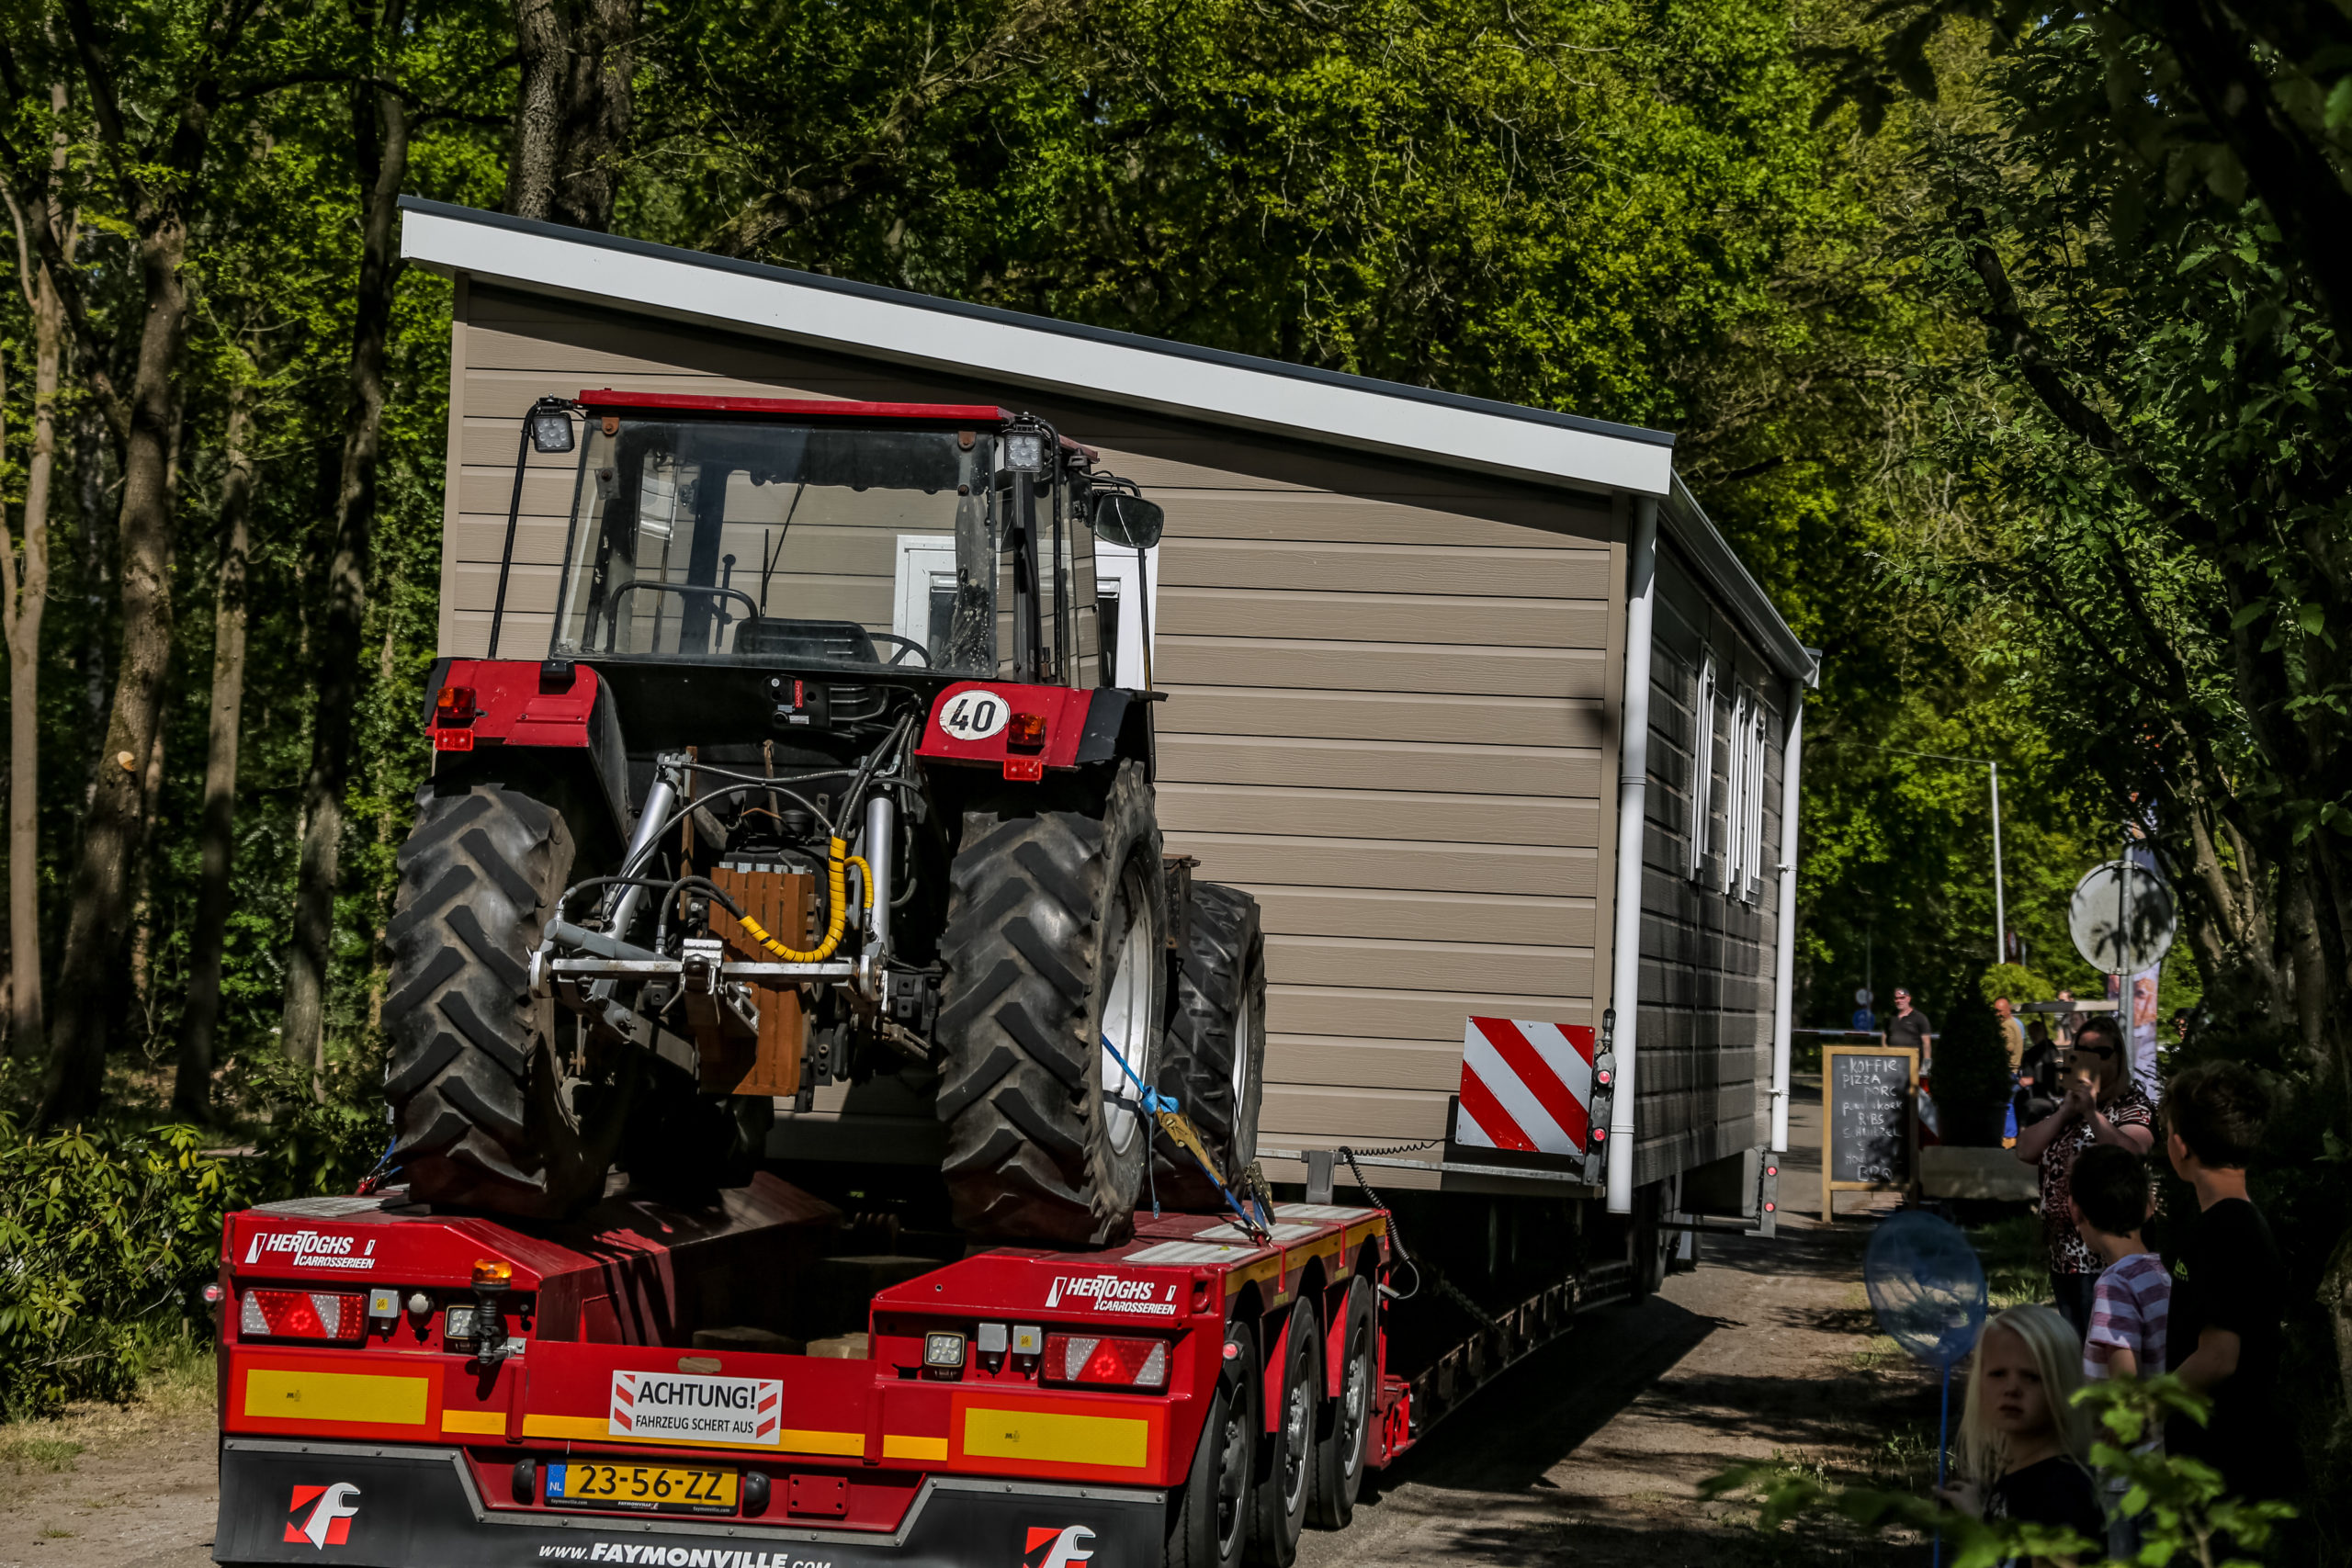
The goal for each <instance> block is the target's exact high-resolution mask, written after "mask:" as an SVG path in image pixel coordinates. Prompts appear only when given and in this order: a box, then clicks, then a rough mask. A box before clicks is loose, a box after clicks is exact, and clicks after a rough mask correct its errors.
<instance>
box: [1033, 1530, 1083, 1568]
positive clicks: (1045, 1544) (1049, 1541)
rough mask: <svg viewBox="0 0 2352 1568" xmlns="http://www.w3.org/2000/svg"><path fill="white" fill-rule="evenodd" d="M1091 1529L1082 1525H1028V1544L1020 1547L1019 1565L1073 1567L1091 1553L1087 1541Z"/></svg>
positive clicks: (1048, 1567) (1053, 1567)
mask: <svg viewBox="0 0 2352 1568" xmlns="http://www.w3.org/2000/svg"><path fill="white" fill-rule="evenodd" d="M1093 1539H1094V1532H1093V1531H1092V1530H1091V1529H1087V1528H1086V1527H1085V1526H1084V1525H1065V1526H1063V1527H1062V1528H1061V1529H1055V1528H1054V1527H1053V1526H1051V1525H1032V1526H1030V1527H1029V1544H1028V1545H1027V1546H1025V1547H1024V1548H1023V1549H1022V1552H1021V1568H1073V1565H1074V1564H1077V1563H1080V1562H1085V1561H1087V1559H1089V1558H1091V1557H1092V1556H1093V1555H1094V1552H1093V1551H1092V1550H1091V1548H1089V1547H1088V1546H1087V1545H1086V1542H1088V1541H1090V1540H1093Z"/></svg>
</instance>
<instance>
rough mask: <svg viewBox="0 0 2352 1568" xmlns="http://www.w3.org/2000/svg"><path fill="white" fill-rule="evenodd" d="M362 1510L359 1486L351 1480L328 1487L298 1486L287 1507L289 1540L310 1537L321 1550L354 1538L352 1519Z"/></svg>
mask: <svg viewBox="0 0 2352 1568" xmlns="http://www.w3.org/2000/svg"><path fill="white" fill-rule="evenodd" d="M358 1512H359V1488H358V1487H356V1486H354V1485H353V1484H352V1483H350V1482H348V1481H338V1482H335V1483H333V1484H332V1485H327V1486H297V1487H296V1488H294V1501H293V1503H292V1504H291V1505H289V1506H288V1508H287V1510H286V1516H287V1517H286V1539H287V1540H290V1541H301V1540H307V1541H309V1542H310V1543H311V1545H312V1546H315V1547H317V1548H319V1549H320V1550H321V1551H324V1550H326V1549H327V1548H328V1547H330V1546H343V1545H346V1544H348V1543H349V1541H350V1540H351V1521H352V1519H353V1518H354V1517H356V1516H357V1515H358Z"/></svg>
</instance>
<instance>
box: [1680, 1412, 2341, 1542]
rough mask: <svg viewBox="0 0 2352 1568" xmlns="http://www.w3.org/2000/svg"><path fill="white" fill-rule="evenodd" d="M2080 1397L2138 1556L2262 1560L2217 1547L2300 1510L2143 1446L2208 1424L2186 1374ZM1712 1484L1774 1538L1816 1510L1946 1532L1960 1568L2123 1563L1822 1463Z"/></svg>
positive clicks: (2257, 1536) (2101, 1467)
mask: <svg viewBox="0 0 2352 1568" xmlns="http://www.w3.org/2000/svg"><path fill="white" fill-rule="evenodd" d="M2075 1402H2076V1403H2077V1404H2084V1405H2087V1406H2089V1407H2091V1408H2092V1409H2094V1410H2095V1411H2097V1412H2098V1423H2099V1428H2100V1432H2101V1434H2102V1436H2101V1438H2100V1440H2098V1441H2096V1442H2094V1443H2093V1444H2092V1447H2091V1454H2090V1459H2091V1464H2092V1466H2093V1467H2094V1469H2095V1470H2097V1471H2098V1472H2102V1473H2103V1474H2105V1475H2112V1476H2114V1477H2117V1478H2119V1479H2120V1480H2123V1481H2125V1482H2127V1483H2128V1486H2127V1488H2126V1490H2125V1493H2124V1495H2123V1499H2122V1503H2121V1508H2122V1511H2123V1513H2124V1514H2125V1515H2127V1516H2129V1517H2132V1518H2134V1519H2137V1520H2138V1521H2139V1523H2140V1528H2141V1532H2142V1541H2143V1544H2142V1549H2141V1551H2140V1553H2139V1554H2138V1555H2137V1556H2136V1557H2134V1558H2132V1559H2131V1560H2130V1561H2131V1562H2135V1563H2138V1564H2141V1565H2143V1568H2164V1565H2165V1564H2166V1563H2173V1562H2190V1563H2195V1564H2199V1568H2240V1565H2243V1568H2256V1559H2255V1558H2252V1557H2246V1556H2238V1555H2234V1554H2230V1555H2223V1554H2222V1552H2221V1551H2218V1550H2217V1548H2218V1547H2219V1546H2220V1545H2221V1543H2222V1542H2228V1543H2230V1544H2233V1545H2234V1546H2236V1547H2238V1548H2240V1549H2242V1550H2243V1551H2246V1552H2254V1553H2258V1552H2260V1551H2262V1549H2263V1548H2264V1546H2265V1545H2267V1543H2268V1541H2269V1539H2270V1535H2271V1532H2272V1530H2273V1529H2275V1528H2276V1526H2277V1525H2278V1523H2279V1522H2280V1521H2282V1520H2286V1519H2290V1518H2293V1517H2295V1509H2294V1508H2293V1507H2292V1506H2290V1505H2288V1504H2285V1503H2278V1502H2262V1503H2249V1502H2246V1501H2245V1500H2244V1499H2242V1498H2236V1497H2228V1496H2224V1495H2222V1480H2221V1477H2220V1475H2219V1474H2218V1473H2217V1472H2215V1471H2214V1470H2213V1469H2212V1467H2211V1466H2210V1465H2207V1464H2205V1463H2204V1462H2202V1461H2199V1460H2194V1459H2190V1458H2188V1457H2186V1456H2182V1455H2173V1454H2167V1453H2165V1452H2164V1451H2163V1450H2162V1447H2161V1445H2155V1446H2154V1447H2153V1448H2152V1450H2150V1451H2138V1448H2139V1445H2141V1444H2142V1443H2143V1440H2144V1439H2146V1438H2149V1437H2150V1436H2151V1435H2153V1434H2155V1433H2158V1432H2160V1431H2161V1429H2162V1426H2163V1423H2164V1420H2165V1417H2166V1416H2170V1415H2175V1414H2177V1415H2181V1416H2187V1417H2188V1419H2190V1420H2193V1421H2196V1422H2198V1423H2199V1424H2200V1425H2201V1424H2202V1423H2203V1422H2204V1421H2205V1419H2206V1418H2207V1416H2208V1415H2209V1414H2210V1413H2211V1401H2209V1400H2207V1399H2205V1398H2204V1397H2203V1396H2202V1395H2200V1394H2198V1393H2193V1392H2192V1391H2190V1389H2189V1388H2188V1386H2187V1385H2186V1384H2184V1383H2183V1382H2180V1380H2179V1379H2177V1378H2174V1377H2166V1376H2155V1377H2149V1378H2144V1379H2133V1378H2117V1379H2110V1380H2109V1381H2107V1382H2096V1383H2091V1384H2088V1385H2086V1387H2084V1388H2083V1389H2081V1390H2079V1391H2078V1392H2077V1393H2075ZM1981 1480H1982V1478H1980V1483H1981ZM1704 1490H1705V1491H1706V1493H1707V1495H1710V1496H1726V1495H1745V1496H1746V1497H1747V1499H1748V1500H1749V1501H1750V1503H1751V1504H1752V1506H1754V1507H1755V1509H1756V1524H1757V1529H1758V1530H1760V1531H1762V1532H1764V1533H1765V1534H1768V1535H1771V1534H1777V1533H1778V1532H1779V1531H1780V1529H1781V1527H1782V1526H1783V1525H1785V1524H1787V1523H1788V1522H1789V1521H1790V1520H1792V1519H1794V1518H1797V1517H1802V1516H1804V1515H1807V1514H1814V1513H1830V1514H1836V1515H1838V1516H1840V1517H1844V1518H1846V1519H1848V1520H1850V1521H1851V1522H1852V1523H1854V1524H1856V1525H1859V1526H1860V1527H1862V1528H1863V1529H1869V1530H1873V1531H1884V1530H1886V1529H1891V1528H1893V1527H1895V1526H1908V1527H1910V1528H1912V1529H1917V1530H1918V1531H1920V1532H1921V1533H1923V1534H1927V1533H1939V1534H1940V1535H1941V1537H1942V1539H1943V1541H1944V1545H1945V1548H1946V1558H1945V1560H1946V1561H1947V1562H1951V1564H1952V1568H1998V1565H1999V1564H2002V1563H2004V1562H2008V1561H2010V1560H2011V1559H2017V1560H2019V1561H2024V1560H2027V1559H2032V1558H2041V1559H2056V1560H2060V1561H2071V1562H2075V1563H2077V1564H2082V1565H2084V1568H2087V1565H2088V1564H2090V1563H2094V1562H2109V1561H2113V1560H2111V1559H2109V1557H2108V1555H2107V1551H2106V1545H2105V1543H2104V1542H2100V1541H2090V1540H2084V1539H2083V1538H2082V1537H2080V1536H2078V1535H2076V1534H2075V1533H2074V1532H2073V1531H2071V1530H2066V1529H2052V1528H2050V1527H2048V1526H2045V1525H2036V1524H2029V1523H2025V1522H2023V1521H2020V1520H2016V1519H1992V1520H1986V1519H1980V1518H1977V1517H1974V1516H1973V1515H1971V1514H1966V1513H1961V1512H1957V1511H1955V1510H1953V1509H1951V1508H1949V1507H1946V1506H1943V1505H1941V1504H1939V1503H1938V1502H1935V1501H1933V1500H1931V1499H1928V1498H1925V1497H1918V1496H1914V1495H1908V1494H1905V1493H1899V1492H1890V1491H1885V1490H1883V1489H1879V1488H1875V1487H1866V1486H1838V1485H1835V1484H1833V1483H1830V1482H1828V1481H1827V1480H1826V1479H1825V1478H1824V1477H1822V1476H1821V1475H1820V1474H1818V1473H1816V1472H1809V1471H1805V1470H1801V1469H1798V1468H1796V1467H1794V1466H1792V1465H1788V1464H1783V1463H1777V1462H1775V1463H1770V1464H1748V1465H1738V1466H1735V1467H1733V1468H1732V1469H1729V1470H1726V1471H1724V1472H1721V1473H1720V1474H1717V1475H1714V1476H1713V1477H1710V1478H1709V1479H1708V1481H1707V1482H1706V1483H1705V1487H1704Z"/></svg>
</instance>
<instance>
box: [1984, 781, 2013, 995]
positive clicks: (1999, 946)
mask: <svg viewBox="0 0 2352 1568" xmlns="http://www.w3.org/2000/svg"><path fill="white" fill-rule="evenodd" d="M1985 766H1986V767H1988V768H1990V769H1992V770H1993V962H1994V963H1996V964H2007V962H2008V961H2009V911H2008V906H2007V902H2006V900H2005V899H2004V897H2003V896H2002V893H2001V764H2000V763H1998V762H1987V763H1985Z"/></svg>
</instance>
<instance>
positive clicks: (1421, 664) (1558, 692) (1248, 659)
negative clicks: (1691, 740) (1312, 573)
mask: <svg viewBox="0 0 2352 1568" xmlns="http://www.w3.org/2000/svg"><path fill="white" fill-rule="evenodd" d="M1155 643H1156V646H1157V652H1156V653H1155V655H1154V658H1153V660H1152V674H1153V677H1154V679H1155V680H1160V681H1165V682H1167V683H1168V684H1170V685H1171V686H1254V687H1260V688H1272V689H1274V690H1304V691H1332V690H1338V689H1341V688H1344V687H1347V686H1351V685H1352V686H1356V687H1358V688H1360V689H1367V690H1371V691H1377V692H1415V693H1425V694H1442V695H1462V696H1513V697H1568V698H1579V697H1580V698H1586V699H1589V700H1592V701H1598V700H1599V699H1600V684H1601V681H1600V677H1601V657H1600V652H1599V650H1597V649H1596V650H1592V651H1587V650H1585V649H1542V648H1531V649H1513V648H1451V647H1448V648H1431V647H1427V646H1415V645H1413V644H1410V643H1393V642H1385V643H1329V642H1309V641H1306V640H1304V639H1284V638H1278V637H1158V638H1155Z"/></svg>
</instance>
